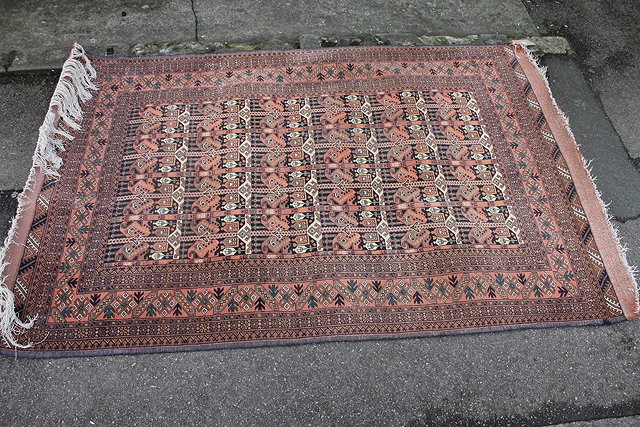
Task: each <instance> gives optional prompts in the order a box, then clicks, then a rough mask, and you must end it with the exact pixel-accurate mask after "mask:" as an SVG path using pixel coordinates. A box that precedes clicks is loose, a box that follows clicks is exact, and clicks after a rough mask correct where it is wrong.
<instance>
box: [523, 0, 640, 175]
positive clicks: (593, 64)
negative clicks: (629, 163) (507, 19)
mask: <svg viewBox="0 0 640 427" xmlns="http://www.w3.org/2000/svg"><path fill="white" fill-rule="evenodd" d="M523 4H524V5H526V7H527V8H528V10H529V12H530V15H531V16H532V18H533V19H534V21H535V23H536V24H537V25H538V27H539V31H540V32H541V33H542V34H544V35H558V36H563V37H566V38H568V39H569V42H570V43H571V45H572V46H573V47H574V48H575V51H576V53H577V58H578V62H579V63H580V65H581V68H582V71H583V72H584V73H585V74H586V75H587V77H588V79H589V83H590V85H591V86H592V87H593V88H594V89H595V91H596V93H597V95H598V96H599V97H600V100H601V101H602V104H603V106H604V109H605V111H606V113H607V115H608V116H609V118H610V119H611V121H612V122H613V125H614V126H615V128H616V131H617V132H618V133H619V134H620V136H621V138H622V142H623V143H624V145H625V146H626V148H627V150H628V151H629V155H630V156H631V157H632V158H634V159H637V162H638V163H637V164H638V165H640V120H638V118H637V116H638V114H637V109H638V100H639V99H640V49H639V48H638V41H639V40H640V25H638V21H639V20H640V7H638V1H637V0H617V1H615V2H611V1H602V0H563V1H556V0H526V1H523Z"/></svg>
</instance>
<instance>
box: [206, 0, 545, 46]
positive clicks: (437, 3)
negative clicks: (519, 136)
mask: <svg viewBox="0 0 640 427" xmlns="http://www.w3.org/2000/svg"><path fill="white" fill-rule="evenodd" d="M194 10H195V12H196V15H197V17H198V35H199V36H200V37H201V38H202V39H204V40H219V41H236V40H243V41H246V40H254V41H255V40H258V41H260V40H268V39H272V38H277V39H282V40H285V41H288V42H289V43H293V42H297V41H298V38H299V37H300V36H301V35H302V34H311V33H313V34H319V35H321V36H322V35H324V36H334V37H335V36H337V37H342V36H358V35H370V34H378V33H412V34H416V35H433V34H437V35H440V34H446V35H452V36H455V35H467V34H484V33H500V34H507V35H514V36H515V35H535V34H537V32H536V28H535V26H534V25H533V23H532V22H531V19H530V18H529V16H528V14H527V11H526V9H525V8H524V6H522V3H521V2H519V1H515V0H508V1H502V0H479V1H473V2H469V1H464V0H454V1H451V0H431V1H428V2H425V1H419V0H385V1H382V0H368V1H367V2H365V3H363V2H359V3H354V2H352V1H347V0H327V1H323V2H318V1H316V0H299V1H296V2H292V1H288V0H287V1H262V2H255V1H252V0H236V1H234V2H233V4H229V3H224V2H212V1H207V0H194Z"/></svg>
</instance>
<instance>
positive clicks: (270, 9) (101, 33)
mask: <svg viewBox="0 0 640 427" xmlns="http://www.w3.org/2000/svg"><path fill="white" fill-rule="evenodd" d="M0 9H1V10H2V11H3V13H2V14H0V40H1V42H0V43H1V44H0V65H4V66H7V67H9V69H10V70H33V69H43V68H51V67H54V68H56V67H60V65H61V63H62V62H63V60H64V59H65V57H66V56H67V55H68V53H69V49H70V46H71V43H73V42H74V41H78V42H80V43H81V44H82V45H83V46H84V47H85V48H86V49H87V50H89V51H91V52H93V53H96V54H102V55H104V54H106V53H107V52H110V53H111V54H113V55H116V56H117V55H127V54H128V52H129V49H130V47H131V46H133V45H135V44H140V43H143V44H146V43H161V42H184V41H188V40H194V41H195V40H197V39H199V40H200V41H203V42H209V41H222V42H247V41H249V42H254V43H260V44H263V43H265V42H268V41H269V40H272V39H278V40H282V41H283V42H287V43H290V44H294V45H297V44H298V40H299V38H300V36H302V35H304V34H309V33H317V34H320V35H326V36H332V37H336V36H337V37H341V36H358V35H362V34H365V35H371V34H378V33H412V34H415V35H417V36H420V35H433V34H438V35H440V34H445V35H467V34H486V33H494V34H495V33H499V34H506V35H509V36H524V35H536V34H537V32H536V28H535V25H534V24H533V22H532V21H531V19H530V18H529V16H528V14H527V11H526V9H525V8H524V7H523V6H522V4H521V3H520V2H519V1H518V0H508V1H503V0H479V1H474V2H467V1H463V0H455V1H451V0H432V1H429V2H423V1H419V0H391V1H389V0H387V1H384V2H383V1H381V0H368V1H367V2H364V3H362V2H361V3H359V4H358V5H357V7H354V4H353V2H349V1H345V0H329V1H325V2H321V3H318V2H317V1H313V0H301V1H298V2H296V3H292V2H289V1H287V2H281V1H263V2H255V1H253V0H238V1H234V2H232V3H229V2H217V1H213V0H180V1H170V0H134V1H127V2H122V1H120V0H106V1H102V2H93V1H90V0H83V1H74V2H66V1H64V0H51V1H48V2H43V1H40V0H27V1H23V2H15V1H11V0H0ZM196 35H197V36H199V37H197V36H196Z"/></svg>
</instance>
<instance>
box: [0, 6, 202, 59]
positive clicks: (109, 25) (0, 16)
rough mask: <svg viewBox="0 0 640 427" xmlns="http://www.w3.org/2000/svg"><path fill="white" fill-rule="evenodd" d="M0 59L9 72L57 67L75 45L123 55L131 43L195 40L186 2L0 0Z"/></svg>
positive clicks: (193, 25) (95, 50) (99, 51)
mask: <svg viewBox="0 0 640 427" xmlns="http://www.w3.org/2000/svg"><path fill="white" fill-rule="evenodd" d="M0 10H2V13H0V40H1V41H0V55H6V54H7V53H9V52H11V51H16V52H17V56H16V57H15V60H14V61H13V63H12V65H11V67H10V69H11V70H25V69H27V70H28V69H41V68H48V67H53V68H60V66H61V64H62V62H63V61H64V59H65V58H66V56H67V55H68V54H69V50H70V49H71V44H72V43H73V42H74V41H77V42H79V43H80V44H82V45H83V46H84V47H85V48H86V49H87V50H90V51H91V52H93V53H96V54H100V55H105V54H106V53H107V49H113V51H112V54H113V55H126V54H127V52H128V49H129V47H130V46H131V45H133V44H136V43H151V42H162V41H172V40H188V39H194V38H195V17H194V15H193V11H192V9H191V1H190V0H180V1H172V0H128V1H126V2H123V1H120V0H105V1H99V2H97V1H91V0H81V1H73V2H68V1H65V0H49V1H40V0H25V1H19V2H17V1H12V0H0Z"/></svg>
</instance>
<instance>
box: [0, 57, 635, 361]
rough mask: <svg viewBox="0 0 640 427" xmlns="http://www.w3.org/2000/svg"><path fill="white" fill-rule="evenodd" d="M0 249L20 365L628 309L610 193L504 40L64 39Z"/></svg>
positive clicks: (574, 318)
mask: <svg viewBox="0 0 640 427" xmlns="http://www.w3.org/2000/svg"><path fill="white" fill-rule="evenodd" d="M5 252H6V253H5V254H4V261H5V262H4V265H3V266H4V279H3V280H4V282H3V286H2V288H1V295H2V298H1V301H2V315H1V317H2V323H1V325H2V334H3V338H4V341H5V349H4V352H5V353H7V354H11V355H13V354H15V353H17V354H19V355H25V356H29V355H31V356H67V355H68V356H71V355H91V354H118V353H130V352H152V351H176V350H195V349H207V348H216V347H234V346H251V345H265V344H291V343H303V342H317V341H330V340H348V339H365V338H381V337H385V338H392V337H393V338H395V337H417V336H425V335H435V334H445V333H458V332H470V331H495V330H502V329H509V328H519V327H539V326H556V325H580V324H601V323H610V322H612V321H618V320H623V319H630V318H634V317H637V316H638V303H637V295H636V284H635V281H634V278H633V274H632V273H631V272H630V268H629V266H628V264H627V263H626V261H625V258H624V255H623V253H622V252H621V250H620V245H619V244H618V241H617V238H616V235H615V230H613V229H612V227H611V225H610V222H609V221H608V219H607V216H606V211H605V209H604V205H603V204H602V202H601V201H600V198H599V196H598V193H597V190H596V189H595V186H594V184H593V182H592V179H591V178H590V176H589V173H588V170H587V168H586V167H585V164H584V161H583V158H582V156H581V154H580V152H579V150H578V147H577V145H576V143H575V141H574V138H573V136H572V134H571V131H570V130H569V128H568V125H567V122H566V119H565V118H564V116H563V115H562V113H561V112H560V111H559V110H558V109H557V107H556V105H555V102H554V101H553V98H552V97H551V94H550V92H549V88H548V86H547V84H546V79H545V77H544V75H543V74H542V72H541V69H540V68H539V67H538V66H537V64H536V62H535V60H534V59H533V58H532V57H531V56H530V54H529V53H528V52H527V51H526V49H525V48H524V47H523V46H521V45H518V44H513V45H498V46H447V47H377V48H369V47H366V48H335V49H322V50H296V51H281V52H250V53H227V54H212V55H201V56H175V57H156V58H112V57H99V56H94V55H90V54H87V53H85V52H84V50H83V49H82V48H81V47H80V46H79V45H74V47H73V49H72V51H71V54H70V56H69V59H68V60H67V61H66V63H65V64H64V66H63V72H62V75H61V78H60V82H59V84H58V86H57V88H56V91H55V94H54V97H53V99H52V102H51V107H50V109H49V112H48V114H47V116H46V118H45V122H44V124H43V126H42V128H41V129H40V137H39V139H38V145H37V149H36V152H35V155H34V167H33V169H32V171H31V175H30V178H29V182H28V183H27V186H26V188H25V191H24V193H23V194H22V195H21V197H20V205H19V211H18V215H17V219H16V220H15V222H14V226H13V228H12V230H11V233H10V235H9V238H8V240H7V244H6V248H5Z"/></svg>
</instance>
